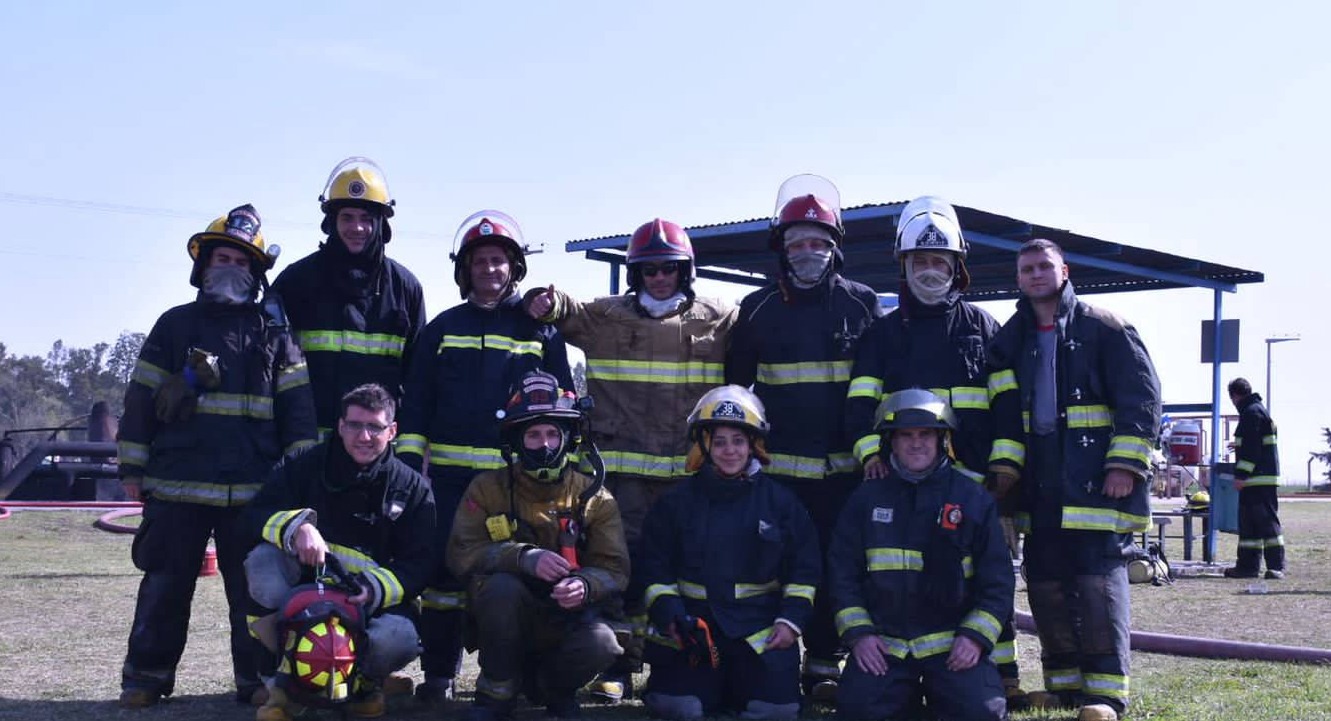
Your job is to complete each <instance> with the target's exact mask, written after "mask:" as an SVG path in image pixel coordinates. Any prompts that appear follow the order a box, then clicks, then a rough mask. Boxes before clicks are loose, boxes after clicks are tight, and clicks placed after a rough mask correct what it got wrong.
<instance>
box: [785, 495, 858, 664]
mask: <svg viewBox="0 0 1331 721" xmlns="http://www.w3.org/2000/svg"><path fill="white" fill-rule="evenodd" d="M771 477H772V478H774V479H775V480H776V481H778V482H779V483H781V484H782V485H784V486H785V487H786V488H789V489H790V490H791V491H792V492H794V494H795V495H796V496H798V497H799V499H800V501H801V502H803V503H804V507H805V508H806V509H808V511H809V517H810V518H812V519H813V525H814V527H815V528H816V529H817V530H818V547H819V548H820V549H821V552H822V554H823V569H824V571H823V573H824V577H823V583H821V584H819V593H818V594H817V595H816V596H815V597H814V604H813V618H812V619H811V620H810V621H809V624H808V625H807V626H806V627H805V628H804V629H803V631H804V635H803V636H802V637H801V638H802V639H803V640H804V653H805V660H804V678H805V679H806V680H810V681H817V680H820V679H833V680H835V679H836V678H837V677H838V676H840V675H841V668H840V660H841V659H842V658H843V657H844V656H845V654H844V653H842V652H841V638H840V637H839V636H838V635H837V631H836V609H835V608H833V607H832V598H831V594H829V593H826V592H825V591H826V589H827V587H828V586H827V578H826V572H827V571H826V569H827V548H828V546H829V545H831V540H832V528H833V527H834V526H836V522H837V518H838V516H840V515H841V507H842V506H844V505H845V504H846V499H847V498H849V497H850V494H851V492H852V491H854V490H855V487H856V486H858V485H859V482H860V479H859V477H857V476H854V475H852V474H848V473H839V474H832V475H829V476H827V477H826V478H825V479H823V480H821V481H813V480H807V479H801V478H791V477H789V476H777V475H773V476H771Z"/></svg>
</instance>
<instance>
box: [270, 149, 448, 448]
mask: <svg viewBox="0 0 1331 721" xmlns="http://www.w3.org/2000/svg"><path fill="white" fill-rule="evenodd" d="M319 204H320V206H319V207H320V209H321V210H322V211H323V216H324V217H323V225H322V228H323V232H324V233H326V234H327V236H328V237H327V238H326V239H325V240H324V242H323V243H321V244H320V245H319V249H318V250H316V251H315V252H313V253H311V254H310V255H308V256H306V257H304V258H302V259H300V260H298V261H296V262H295V263H292V264H291V266H290V267H288V268H287V269H286V270H284V271H282V273H281V274H280V275H278V276H277V280H276V281H274V282H273V291H274V293H275V296H276V297H278V298H280V299H281V305H282V308H283V309H284V311H285V312H286V314H287V317H288V318H289V319H290V322H291V328H292V330H293V331H294V332H295V335H296V340H297V341H298V342H299V343H300V347H301V350H302V351H303V352H304V353H305V357H306V360H307V362H308V363H309V366H310V383H311V385H312V386H313V387H314V405H315V410H316V411H317V413H318V419H319V432H320V435H321V436H326V435H328V434H329V433H331V432H332V431H333V430H334V427H335V426H336V425H337V420H338V414H339V413H340V412H341V409H340V407H339V405H340V403H341V401H342V396H343V395H344V394H346V392H347V391H349V390H351V389H352V388H355V387H357V386H359V385H361V384H363V383H377V384H379V385H381V386H383V387H384V388H387V389H388V391H389V392H390V393H392V394H393V397H394V398H396V399H398V400H399V401H400V400H401V399H402V384H403V382H404V380H405V378H406V362H407V360H408V359H409V358H410V357H411V352H412V349H413V346H414V343H415V340H416V336H417V334H419V333H420V330H421V328H422V327H423V326H424V325H425V300H424V294H423V293H422V291H421V284H420V281H418V280H416V276H414V275H412V274H411V271H409V270H407V269H406V268H405V267H403V266H402V265H401V264H400V263H398V262H397V261H395V260H393V259H391V258H389V257H387V256H385V255H384V246H385V245H387V244H388V241H389V240H390V239H391V238H392V237H393V229H392V228H391V227H390V226H389V224H388V219H389V218H391V217H393V208H394V205H395V202H394V200H393V198H392V196H391V195H389V192H388V182H387V180H386V179H385V178H384V173H383V171H382V170H380V169H379V166H378V165H375V163H374V161H372V160H370V159H368V158H359V157H353V158H347V159H346V160H343V161H342V162H341V163H338V165H337V167H335V168H333V172H332V173H331V174H329V176H328V182H327V183H326V184H325V186H324V191H323V193H322V194H320V196H319Z"/></svg>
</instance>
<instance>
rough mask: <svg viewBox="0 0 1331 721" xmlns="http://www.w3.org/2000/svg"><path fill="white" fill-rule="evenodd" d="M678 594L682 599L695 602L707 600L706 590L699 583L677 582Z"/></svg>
mask: <svg viewBox="0 0 1331 721" xmlns="http://www.w3.org/2000/svg"><path fill="white" fill-rule="evenodd" d="M679 594H680V595H681V596H683V597H684V598H691V599H693V600H695V601H706V600H707V589H706V588H705V587H704V586H703V585H702V584H700V583H692V582H690V581H684V580H681V581H679Z"/></svg>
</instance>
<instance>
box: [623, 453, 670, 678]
mask: <svg viewBox="0 0 1331 721" xmlns="http://www.w3.org/2000/svg"><path fill="white" fill-rule="evenodd" d="M678 482H679V479H678V478H654V477H648V476H634V475H629V474H625V473H611V474H608V475H607V476H606V479H605V487H606V489H607V490H609V491H610V494H611V495H613V496H614V497H615V503H616V504H618V505H619V515H620V518H621V519H622V520H623V524H624V540H625V541H626V542H627V543H628V547H629V569H630V578H629V585H628V588H627V589H625V590H624V596H623V604H622V608H608V609H607V616H608V617H609V618H610V620H611V621H614V622H615V624H616V625H617V626H621V627H626V628H625V630H627V631H628V633H621V634H620V645H621V646H623V647H624V654H623V655H622V656H620V657H618V658H617V659H615V662H614V664H612V665H611V667H610V669H609V673H612V674H615V675H628V674H630V673H635V672H637V671H640V670H642V661H643V639H644V638H645V637H646V633H647V607H646V606H644V605H643V590H644V589H645V587H646V584H644V583H643V580H642V577H641V573H640V572H639V571H638V569H639V568H641V565H642V564H641V563H640V562H639V559H641V558H642V525H643V523H644V522H646V520H647V514H648V513H649V512H651V509H652V506H654V505H656V501H657V499H659V498H660V497H661V496H663V495H665V493H666V492H667V491H669V490H670V489H671V488H674V487H675V484H677V483H678Z"/></svg>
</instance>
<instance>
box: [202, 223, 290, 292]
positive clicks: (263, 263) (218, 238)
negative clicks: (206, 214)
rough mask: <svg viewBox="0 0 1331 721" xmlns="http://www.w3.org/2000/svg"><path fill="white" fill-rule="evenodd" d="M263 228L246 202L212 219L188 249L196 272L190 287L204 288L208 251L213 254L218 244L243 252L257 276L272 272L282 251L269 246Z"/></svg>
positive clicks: (276, 247) (274, 246)
mask: <svg viewBox="0 0 1331 721" xmlns="http://www.w3.org/2000/svg"><path fill="white" fill-rule="evenodd" d="M261 225H262V222H261V221H260V220H259V211H258V210H255V208H254V206H253V205H250V204H248V203H246V204H245V205H242V206H240V207H238V208H234V209H232V211H231V212H230V213H227V214H226V215H223V216H221V217H219V218H217V219H215V220H213V222H211V223H209V224H208V227H207V228H205V229H204V230H203V232H202V233H195V234H194V235H192V236H190V239H189V242H188V243H187V244H186V247H185V250H186V252H188V253H189V257H190V260H192V261H194V270H193V271H192V272H191V273H190V278H189V282H190V285H193V286H194V287H196V288H198V287H201V286H200V283H201V282H202V279H203V270H204V268H206V267H207V266H208V260H209V257H208V255H209V253H208V252H205V251H211V249H212V248H213V247H216V246H217V245H223V246H226V247H229V248H236V249H238V250H242V251H244V252H245V253H246V254H247V255H249V256H250V263H251V267H252V268H253V269H254V272H255V275H257V276H262V275H263V274H264V273H265V272H267V271H269V270H271V269H272V267H273V264H274V263H276V262H277V256H278V254H280V253H281V252H282V251H281V248H279V247H278V246H276V245H268V244H267V242H266V241H265V240H264V237H263V233H262V232H260V231H259V228H260V227H261Z"/></svg>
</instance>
